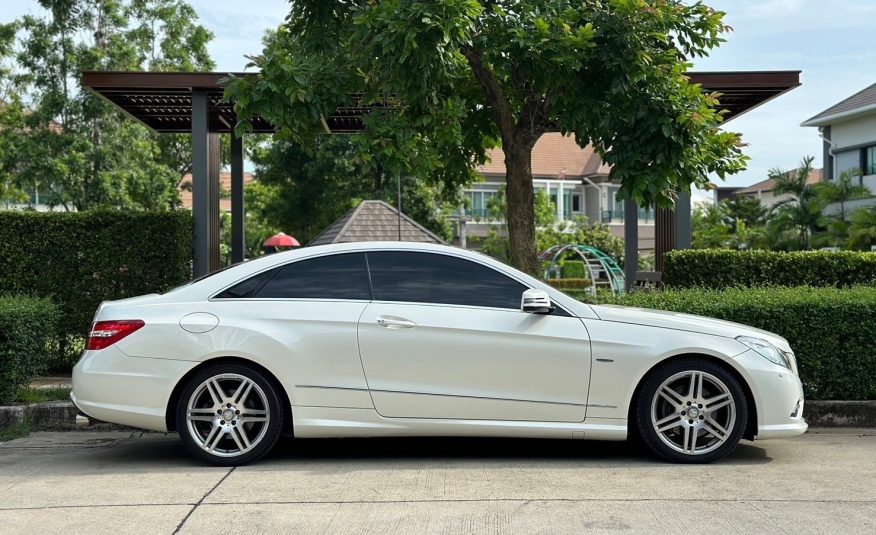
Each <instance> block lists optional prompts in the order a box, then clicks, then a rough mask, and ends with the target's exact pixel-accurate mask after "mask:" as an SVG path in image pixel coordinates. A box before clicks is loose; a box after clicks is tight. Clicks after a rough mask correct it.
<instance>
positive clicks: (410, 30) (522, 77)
mask: <svg viewBox="0 0 876 535" xmlns="http://www.w3.org/2000/svg"><path fill="white" fill-rule="evenodd" d="M722 20H723V13H719V12H716V11H714V10H712V9H711V8H709V7H707V6H705V5H703V4H702V3H700V2H695V3H692V4H690V3H687V2H682V1H680V0H653V1H644V0H575V1H572V0H483V1H475V0H444V1H442V2H427V1H416V0H383V1H380V2H375V1H372V0H295V1H294V2H292V6H291V12H290V14H289V16H288V18H287V20H286V22H285V24H283V26H281V27H280V29H279V31H278V32H277V35H276V39H274V40H272V41H271V42H269V44H268V46H267V47H266V48H265V50H264V51H263V53H262V54H261V55H259V56H257V57H254V58H253V63H254V64H255V65H256V66H257V67H259V68H261V72H260V73H259V74H258V76H255V77H252V78H248V79H240V80H235V81H234V82H233V83H232V84H231V85H230V87H229V89H228V92H227V95H228V97H229V98H231V99H232V100H234V101H235V102H236V105H237V110H238V112H239V113H240V115H241V117H243V118H244V120H245V119H247V118H249V117H251V116H252V115H253V114H260V115H262V116H264V117H266V118H267V119H269V120H270V121H272V122H273V123H275V124H276V125H277V126H279V127H280V128H281V130H282V131H283V132H284V133H286V134H287V135H291V136H292V137H294V138H298V139H305V138H308V137H311V136H312V135H313V134H314V133H316V132H320V131H323V130H324V126H325V121H326V118H327V117H329V116H330V115H331V114H332V113H333V112H334V110H335V108H336V107H338V106H343V105H345V104H349V102H350V95H351V94H352V93H361V94H362V95H363V96H364V102H366V103H368V102H372V103H373V102H378V101H382V100H381V98H385V99H389V100H390V101H391V102H390V103H391V104H393V105H394V107H392V108H391V109H389V110H382V111H381V112H380V113H377V114H372V116H371V117H369V118H368V119H367V120H366V132H365V133H364V134H363V135H361V136H358V137H357V139H360V140H362V141H363V142H364V143H370V144H371V146H372V147H375V148H376V149H377V150H380V151H383V152H384V153H386V154H387V155H389V156H392V158H393V160H394V164H393V167H395V168H397V169H399V170H404V171H406V172H408V173H415V174H418V175H420V176H424V177H425V176H429V177H431V178H432V179H436V180H443V181H445V182H446V183H451V184H452V183H460V182H465V181H466V180H467V179H470V178H471V169H472V168H473V167H474V165H476V164H477V163H478V162H480V161H483V159H484V155H485V150H486V149H487V148H490V147H492V146H495V145H498V144H501V146H502V148H503V149H504V152H505V166H506V169H507V195H508V204H507V210H508V213H507V222H508V228H509V232H510V240H511V261H512V263H514V264H515V265H516V266H517V267H520V268H522V269H524V270H526V271H529V272H531V273H534V272H536V271H537V261H536V245H535V223H534V215H533V205H534V195H533V188H532V173H531V152H532V148H533V146H534V144H535V142H536V141H537V140H538V138H539V137H540V136H541V135H542V134H543V133H544V132H546V131H548V130H552V129H557V130H560V131H562V132H564V133H569V134H575V136H576V139H577V140H578V143H579V144H581V145H582V146H583V145H586V144H588V143H592V144H593V145H594V147H595V148H596V150H597V151H598V152H599V153H600V155H601V156H602V157H603V159H604V160H605V161H606V163H608V164H610V165H611V166H612V178H613V179H616V180H618V181H620V182H621V183H622V188H621V192H620V194H621V195H622V196H623V197H626V198H632V199H634V200H635V201H636V202H637V203H639V204H640V205H649V204H654V203H656V204H658V205H662V206H669V205H672V203H673V200H674V197H675V195H676V192H678V191H686V190H688V189H689V188H690V186H691V185H692V184H696V185H702V186H705V184H706V182H707V176H708V175H709V174H710V173H716V174H718V175H719V176H721V177H723V176H724V175H725V174H726V173H732V172H735V171H737V170H739V169H741V168H742V167H743V165H744V162H745V158H744V156H742V154H741V143H740V140H739V136H738V135H737V134H733V133H724V132H721V131H720V130H719V125H720V122H721V113H720V112H719V111H716V106H717V100H716V97H715V96H714V95H708V94H704V93H703V92H702V90H701V88H700V87H698V86H696V85H693V84H691V83H689V80H688V78H687V76H686V71H687V70H688V68H689V67H690V61H691V59H692V58H696V57H699V56H703V55H705V54H707V53H708V52H709V51H710V50H711V49H712V48H714V47H715V46H717V45H718V44H719V43H720V42H721V40H722V39H721V35H722V34H723V33H724V32H725V31H727V29H728V28H727V27H726V26H725V25H724V24H723V22H722ZM240 128H241V129H244V128H245V123H243V124H242V125H241V126H240ZM375 139H376V140H381V141H380V142H379V143H377V144H375V143H374V142H373V140H375ZM369 140H370V141H369ZM430 153H437V154H438V155H440V157H439V158H437V159H434V158H424V157H423V155H424V154H430Z"/></svg>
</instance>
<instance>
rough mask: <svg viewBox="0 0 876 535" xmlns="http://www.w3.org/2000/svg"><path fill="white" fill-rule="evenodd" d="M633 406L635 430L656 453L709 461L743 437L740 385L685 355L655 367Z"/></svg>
mask: <svg viewBox="0 0 876 535" xmlns="http://www.w3.org/2000/svg"><path fill="white" fill-rule="evenodd" d="M637 403H638V406H637V407H636V413H637V423H638V428H639V433H640V435H641V437H642V439H643V440H644V441H645V443H646V444H647V445H648V446H649V447H650V448H651V449H652V450H653V451H654V452H655V453H657V454H658V455H659V456H661V457H663V458H664V459H667V460H669V461H673V462H679V463H708V462H712V461H714V460H716V459H720V458H721V457H724V456H725V455H727V454H729V453H730V452H732V451H733V450H734V449H735V448H736V446H737V445H738V443H739V440H740V439H741V438H742V433H743V431H744V430H745V424H746V422H747V421H748V407H747V404H746V400H745V395H744V394H743V392H742V387H741V386H740V385H739V382H738V381H737V380H736V378H735V377H734V376H733V375H732V374H731V373H729V372H728V371H727V370H725V369H724V368H722V367H721V366H718V365H716V364H713V363H711V362H708V361H705V360H699V359H686V360H681V361H676V362H671V363H669V364H666V365H664V366H662V367H660V368H658V369H657V370H656V371H655V372H654V373H653V374H652V375H651V376H650V377H649V378H648V380H647V381H646V382H645V384H644V385H643V387H642V390H641V394H640V395H639V398H638V400H637Z"/></svg>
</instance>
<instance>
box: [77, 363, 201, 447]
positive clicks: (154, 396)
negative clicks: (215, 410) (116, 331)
mask: <svg viewBox="0 0 876 535" xmlns="http://www.w3.org/2000/svg"><path fill="white" fill-rule="evenodd" d="M197 364H198V363H197V362H187V361H179V360H167V359H149V358H140V357H129V356H127V355H125V354H124V353H122V352H121V351H119V350H118V349H117V348H116V347H115V346H110V347H108V348H106V349H102V350H100V351H85V352H84V353H83V355H82V358H81V359H79V362H78V363H76V366H75V367H74V368H73V391H72V392H71V393H70V399H71V400H72V401H73V403H74V404H75V405H76V407H77V408H78V409H79V410H80V411H81V412H82V413H84V414H86V415H87V416H89V417H90V418H92V419H95V420H102V421H105V422H110V423H115V424H121V425H127V426H130V427H138V428H141V429H149V430H151V431H161V432H166V431H167V422H166V418H165V416H166V411H167V403H168V401H169V400H170V395H171V393H172V392H173V389H174V387H175V386H176V384H177V383H178V382H179V380H180V379H181V378H182V377H183V376H184V375H185V374H186V372H188V371H189V370H191V369H192V368H194V367H195V366H196V365H197Z"/></svg>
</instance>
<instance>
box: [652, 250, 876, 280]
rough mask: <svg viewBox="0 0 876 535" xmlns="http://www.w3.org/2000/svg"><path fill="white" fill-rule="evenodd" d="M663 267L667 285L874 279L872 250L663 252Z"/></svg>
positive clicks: (875, 259)
mask: <svg viewBox="0 0 876 535" xmlns="http://www.w3.org/2000/svg"><path fill="white" fill-rule="evenodd" d="M664 269H665V271H664V273H663V281H664V283H665V284H666V285H667V286H669V287H672V288H697V287H699V288H711V289H720V288H731V287H735V286H744V287H753V286H816V287H818V286H838V287H844V286H853V285H856V284H876V253H865V252H857V251H838V252H827V251H799V252H781V251H731V250H723V249H695V250H685V251H672V252H670V253H667V254H666V264H665V268H664Z"/></svg>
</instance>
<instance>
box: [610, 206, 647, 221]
mask: <svg viewBox="0 0 876 535" xmlns="http://www.w3.org/2000/svg"><path fill="white" fill-rule="evenodd" d="M602 222H603V223H606V224H607V223H623V222H624V211H623V210H603V211H602ZM653 222H654V211H653V210H646V209H641V208H640V209H639V223H653Z"/></svg>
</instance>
